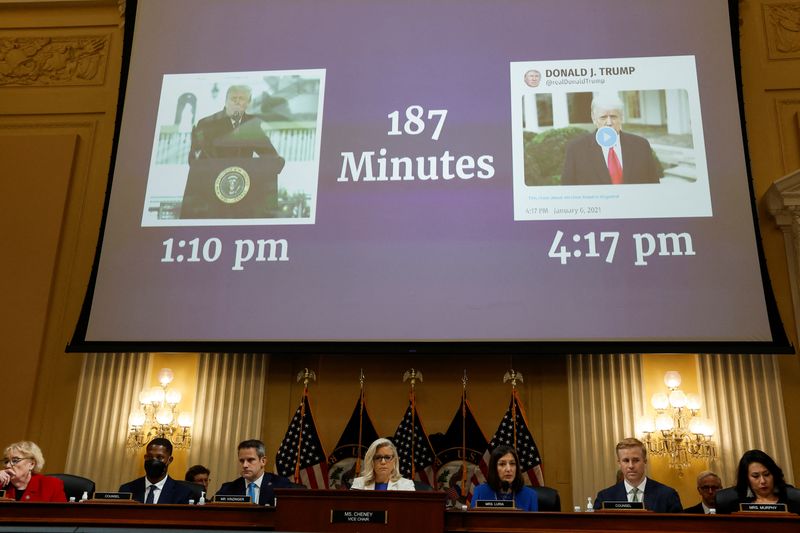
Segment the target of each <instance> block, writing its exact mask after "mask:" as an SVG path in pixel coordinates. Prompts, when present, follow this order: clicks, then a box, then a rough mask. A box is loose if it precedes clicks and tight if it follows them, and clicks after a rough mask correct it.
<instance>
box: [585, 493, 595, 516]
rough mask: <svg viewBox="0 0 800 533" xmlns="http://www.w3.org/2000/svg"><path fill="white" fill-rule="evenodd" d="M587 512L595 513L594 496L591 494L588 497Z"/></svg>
mask: <svg viewBox="0 0 800 533" xmlns="http://www.w3.org/2000/svg"><path fill="white" fill-rule="evenodd" d="M586 512H587V513H593V512H594V505H592V497H591V496H589V497H588V498H586Z"/></svg>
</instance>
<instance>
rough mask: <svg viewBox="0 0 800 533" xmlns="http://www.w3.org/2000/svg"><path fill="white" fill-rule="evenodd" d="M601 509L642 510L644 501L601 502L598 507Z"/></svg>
mask: <svg viewBox="0 0 800 533" xmlns="http://www.w3.org/2000/svg"><path fill="white" fill-rule="evenodd" d="M600 509H601V510H603V511H644V510H645V508H644V502H628V501H624V500H623V501H619V502H603V503H602V504H601V507H600Z"/></svg>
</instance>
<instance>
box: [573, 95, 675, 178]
mask: <svg viewBox="0 0 800 533" xmlns="http://www.w3.org/2000/svg"><path fill="white" fill-rule="evenodd" d="M623 108H624V106H623V103H622V101H621V100H620V99H619V97H617V96H599V97H596V98H595V99H594V100H592V112H591V114H592V122H594V125H595V127H596V128H597V130H596V131H595V132H594V133H591V134H586V135H581V136H580V137H578V138H576V139H573V140H572V141H570V142H569V144H567V148H566V154H565V157H564V170H563V171H562V173H561V184H562V185H612V184H613V185H622V184H629V183H659V180H660V179H661V177H662V176H663V174H664V172H663V170H662V169H661V165H660V164H659V163H658V161H656V159H655V157H654V156H653V151H652V148H651V147H650V143H649V142H648V141H647V139H645V138H644V137H639V136H638V135H633V134H631V133H626V132H624V131H622V121H623Z"/></svg>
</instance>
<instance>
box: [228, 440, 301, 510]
mask: <svg viewBox="0 0 800 533" xmlns="http://www.w3.org/2000/svg"><path fill="white" fill-rule="evenodd" d="M238 453H239V466H240V467H241V470H242V477H240V478H237V479H234V480H233V481H228V482H227V483H223V484H222V486H221V487H220V488H219V490H218V491H217V494H216V495H217V496H250V501H251V502H257V503H258V505H275V494H274V492H273V490H272V489H274V488H291V487H293V486H294V485H293V484H292V482H291V481H289V480H288V479H287V478H285V477H283V476H277V475H275V474H270V473H268V472H265V471H264V469H265V468H266V466H267V450H266V447H265V446H264V443H263V442H261V441H260V440H255V439H250V440H246V441H242V442H241V443H239V448H238Z"/></svg>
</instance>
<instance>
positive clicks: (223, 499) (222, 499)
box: [213, 494, 250, 503]
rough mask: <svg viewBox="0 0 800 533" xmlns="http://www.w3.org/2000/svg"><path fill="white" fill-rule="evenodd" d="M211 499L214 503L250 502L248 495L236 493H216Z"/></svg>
mask: <svg viewBox="0 0 800 533" xmlns="http://www.w3.org/2000/svg"><path fill="white" fill-rule="evenodd" d="M213 501H214V503H250V496H242V495H238V494H237V495H235V496H226V495H216V496H214V500H213Z"/></svg>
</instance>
